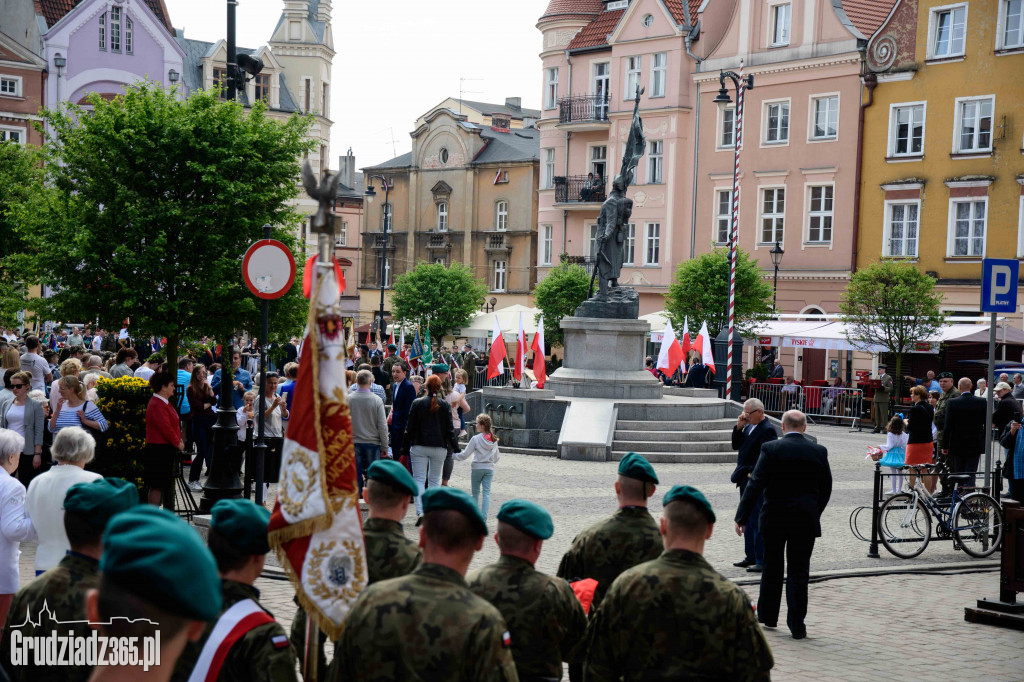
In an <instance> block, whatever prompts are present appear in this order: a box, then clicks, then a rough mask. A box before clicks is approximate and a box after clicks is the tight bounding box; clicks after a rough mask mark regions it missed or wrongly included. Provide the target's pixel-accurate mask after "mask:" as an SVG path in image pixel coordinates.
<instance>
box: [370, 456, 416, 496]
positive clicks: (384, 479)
mask: <svg viewBox="0 0 1024 682" xmlns="http://www.w3.org/2000/svg"><path fill="white" fill-rule="evenodd" d="M366 477H367V478H371V479H373V480H375V481H380V482H381V483H387V484H388V485H390V486H391V487H393V488H398V489H399V490H402V491H404V492H407V493H409V494H410V495H412V496H413V497H417V496H418V495H419V494H420V489H419V488H418V487H417V486H416V481H414V480H413V479H412V475H411V474H410V473H409V470H408V469H406V468H405V467H404V466H402V464H401V463H400V462H398V460H394V459H378V460H377V461H376V462H374V463H373V464H371V465H370V468H369V469H367V470H366Z"/></svg>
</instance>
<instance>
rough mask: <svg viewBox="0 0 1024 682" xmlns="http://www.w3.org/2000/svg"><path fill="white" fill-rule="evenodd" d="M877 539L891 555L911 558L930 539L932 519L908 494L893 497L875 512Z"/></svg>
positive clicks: (918, 552) (922, 549)
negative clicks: (876, 513)
mask: <svg viewBox="0 0 1024 682" xmlns="http://www.w3.org/2000/svg"><path fill="white" fill-rule="evenodd" d="M878 538H879V539H880V540H881V541H882V544H883V545H885V548H886V549H887V550H889V552H891V553H892V554H893V555H894V556H898V557H899V558H901V559H913V558H914V557H916V556H917V555H918V554H920V553H921V552H923V551H924V549H925V547H927V546H928V542H929V541H930V540H931V538H932V517H931V515H930V514H929V513H928V509H926V508H925V506H924V502H921V501H920V500H915V498H914V496H913V495H911V494H909V493H900V494H898V495H893V496H892V497H890V498H889V499H888V500H886V501H885V503H884V504H883V505H882V508H881V509H879V510H878Z"/></svg>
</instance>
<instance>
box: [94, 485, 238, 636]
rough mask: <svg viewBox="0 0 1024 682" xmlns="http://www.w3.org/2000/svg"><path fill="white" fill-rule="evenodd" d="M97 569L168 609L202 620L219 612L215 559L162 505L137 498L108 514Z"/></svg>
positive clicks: (183, 615)
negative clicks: (132, 505)
mask: <svg viewBox="0 0 1024 682" xmlns="http://www.w3.org/2000/svg"><path fill="white" fill-rule="evenodd" d="M100 572H101V573H102V574H103V577H104V578H105V579H109V580H110V581H111V582H113V583H114V584H116V585H117V586H118V587H120V588H121V589H124V590H127V591H129V592H131V593H132V594H135V595H136V596H138V597H140V598H141V599H144V600H145V601H147V602H149V603H151V604H153V605H154V606H156V607H158V608H161V609H163V610H165V611H168V612H170V613H172V614H175V615H179V616H182V617H184V618H189V619H192V620H205V621H211V620H214V619H215V618H216V617H217V616H218V615H219V614H220V607H221V590H220V576H219V575H218V574H217V562H216V561H214V559H213V555H212V554H211V553H210V550H209V549H207V548H206V545H204V544H203V541H202V540H201V539H200V537H199V534H198V533H197V532H196V531H195V530H193V529H192V528H191V527H190V526H189V525H188V524H187V523H185V522H184V521H182V520H181V519H179V518H178V517H177V516H175V515H174V514H172V513H171V512H169V511H167V510H166V509H160V508H159V507H154V506H152V505H148V504H141V505H139V506H137V507H135V508H134V509H130V510H128V511H126V512H122V513H120V514H118V515H117V516H115V517H113V518H112V519H110V523H108V524H107V530H106V532H104V533H103V557H102V558H101V559H100Z"/></svg>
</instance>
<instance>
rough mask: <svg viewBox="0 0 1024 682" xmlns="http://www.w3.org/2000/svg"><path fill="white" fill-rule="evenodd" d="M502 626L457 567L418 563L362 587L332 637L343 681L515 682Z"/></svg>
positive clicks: (334, 675) (335, 672)
mask: <svg viewBox="0 0 1024 682" xmlns="http://www.w3.org/2000/svg"><path fill="white" fill-rule="evenodd" d="M509 644H510V642H509V639H508V629H507V628H506V627H505V620H504V619H503V618H502V617H501V613H499V612H498V610H497V609H496V608H494V607H493V606H491V605H490V604H488V603H487V602H486V601H484V600H483V599H481V598H480V597H478V596H476V595H475V594H473V593H472V592H470V591H469V588H468V587H467V586H466V581H465V580H464V579H463V577H462V576H461V575H459V573H458V572H456V571H454V570H452V569H450V568H448V567H446V566H441V565H439V564H422V565H421V566H420V567H419V568H417V569H416V570H415V571H413V573H412V574H410V575H407V576H404V577H401V578H394V579H392V580H385V581H383V582H379V583H376V584H374V585H371V586H370V587H368V588H367V589H366V590H365V591H364V592H363V594H362V595H361V596H360V597H359V600H358V601H356V603H355V605H354V606H353V607H352V610H351V611H350V612H349V615H348V618H347V619H346V621H345V630H344V632H342V635H341V639H340V640H338V653H339V656H340V659H341V662H340V664H339V665H337V666H332V667H331V675H330V676H329V679H331V680H344V681H345V682H384V681H391V680H404V681H406V682H413V681H419V680H423V681H427V680H445V682H516V681H517V680H518V679H519V678H518V677H517V676H516V667H515V663H514V662H513V660H512V650H511V649H510V648H509Z"/></svg>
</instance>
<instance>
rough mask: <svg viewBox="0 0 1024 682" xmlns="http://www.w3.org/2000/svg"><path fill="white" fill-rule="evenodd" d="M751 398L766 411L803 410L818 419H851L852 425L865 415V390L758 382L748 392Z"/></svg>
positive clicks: (839, 420)
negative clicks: (762, 404)
mask: <svg viewBox="0 0 1024 682" xmlns="http://www.w3.org/2000/svg"><path fill="white" fill-rule="evenodd" d="M748 393H749V396H750V397H751V398H757V399H758V400H760V401H761V402H762V403H764V411H765V412H768V413H775V414H782V413H783V412H785V411H786V410H794V409H796V410H800V411H801V412H803V413H804V414H806V415H807V416H808V417H810V418H812V420H813V419H815V418H817V419H833V420H835V422H836V423H842V421H843V420H849V421H850V426H853V425H855V424H856V423H857V420H859V419H860V418H861V417H862V416H863V414H864V391H863V390H862V389H859V388H845V387H837V386H800V385H799V384H788V385H785V384H768V383H763V382H760V381H758V382H755V383H753V384H750V389H749V391H748Z"/></svg>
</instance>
